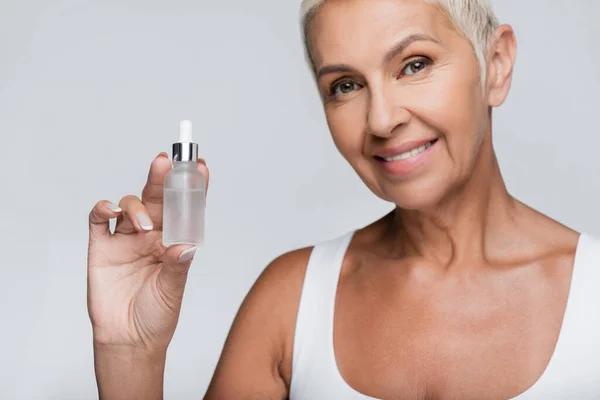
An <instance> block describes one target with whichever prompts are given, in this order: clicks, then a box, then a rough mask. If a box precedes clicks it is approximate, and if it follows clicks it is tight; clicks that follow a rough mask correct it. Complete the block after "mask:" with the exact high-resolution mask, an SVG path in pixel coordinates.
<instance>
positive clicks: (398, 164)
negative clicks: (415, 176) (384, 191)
mask: <svg viewBox="0 0 600 400" xmlns="http://www.w3.org/2000/svg"><path fill="white" fill-rule="evenodd" d="M432 140H435V138H434V139H428V140H419V141H413V142H407V143H405V144H403V145H402V146H398V147H394V148H390V149H386V150H383V151H381V152H378V153H376V154H375V155H376V156H374V157H373V159H374V160H375V162H376V164H377V165H378V166H380V167H381V168H382V169H383V170H384V171H386V172H387V173H388V174H390V175H395V176H403V175H404V176H405V175H409V174H410V173H412V172H413V171H415V170H416V169H418V168H419V167H421V166H422V165H423V164H425V162H426V161H427V160H428V159H429V158H431V155H432V153H433V151H435V149H436V148H437V147H438V146H437V144H438V143H439V141H440V140H439V139H438V140H436V141H435V142H434V143H433V144H432V145H431V146H429V147H428V148H427V149H426V150H425V151H424V152H422V153H419V154H417V155H416V156H412V157H409V158H406V159H404V160H396V161H385V160H382V159H380V158H378V157H392V156H395V155H397V154H401V153H404V152H405V151H408V150H411V149H415V148H417V147H420V146H422V145H424V144H425V143H428V142H431V141H432ZM381 154H384V155H383V156H382V155H381ZM385 154H387V155H385Z"/></svg>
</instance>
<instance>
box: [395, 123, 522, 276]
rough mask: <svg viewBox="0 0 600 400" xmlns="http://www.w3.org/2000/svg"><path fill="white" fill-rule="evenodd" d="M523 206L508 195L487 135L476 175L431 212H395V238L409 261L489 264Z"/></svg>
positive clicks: (478, 159) (447, 263)
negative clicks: (492, 252) (418, 258)
mask: <svg viewBox="0 0 600 400" xmlns="http://www.w3.org/2000/svg"><path fill="white" fill-rule="evenodd" d="M516 204H517V202H516V200H515V199H513V198H512V197H511V196H510V194H509V193H508V191H507V189H506V186H505V184H504V180H503V178H502V174H501V172H500V167H499V165H498V160H497V158H496V155H495V152H494V150H493V146H492V142H491V135H489V134H488V135H486V138H485V139H484V142H483V143H482V145H481V148H480V152H479V155H478V157H477V160H476V162H475V165H474V168H473V173H472V175H471V176H470V177H469V179H468V180H467V181H466V182H464V183H463V184H462V185H460V187H457V188H455V189H454V190H453V192H452V193H450V194H448V195H447V196H446V197H445V198H444V199H443V200H442V201H440V202H439V203H438V204H436V205H435V207H432V208H431V209H425V210H404V209H401V208H396V209H395V210H394V212H393V218H392V226H393V232H394V235H395V236H396V237H397V238H398V239H400V243H402V253H403V254H405V255H407V256H411V255H413V256H421V257H426V258H433V259H435V260H436V261H437V262H439V263H441V264H442V265H444V266H446V267H450V266H452V265H472V264H473V262H481V261H484V260H486V259H487V258H488V257H487V251H486V249H487V248H489V246H490V245H491V246H493V243H494V242H496V241H501V238H500V236H501V235H498V232H504V231H505V230H506V229H510V228H509V226H508V225H509V224H510V221H511V220H512V215H513V214H514V212H515V206H516Z"/></svg>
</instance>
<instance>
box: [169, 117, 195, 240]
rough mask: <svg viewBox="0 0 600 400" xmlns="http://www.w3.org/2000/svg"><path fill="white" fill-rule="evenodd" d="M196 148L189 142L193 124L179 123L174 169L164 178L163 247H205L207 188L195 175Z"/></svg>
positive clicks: (174, 148) (192, 142) (187, 122)
mask: <svg viewBox="0 0 600 400" xmlns="http://www.w3.org/2000/svg"><path fill="white" fill-rule="evenodd" d="M197 160H198V144H197V143H194V141H193V139H192V123H191V122H190V121H181V123H180V127H179V141H178V142H176V143H173V166H172V168H171V170H170V171H169V172H168V173H167V174H166V175H165V181H164V200H163V244H164V245H165V246H167V247H169V246H172V245H174V244H193V245H196V246H198V247H200V246H203V245H204V208H205V205H206V197H205V190H206V184H205V179H204V175H202V173H201V172H200V171H198V167H197Z"/></svg>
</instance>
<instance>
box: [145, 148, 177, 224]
mask: <svg viewBox="0 0 600 400" xmlns="http://www.w3.org/2000/svg"><path fill="white" fill-rule="evenodd" d="M170 170H171V160H169V156H168V155H167V153H160V154H159V155H158V156H157V157H156V158H155V159H154V161H152V164H150V171H149V172H148V179H147V181H146V185H145V186H144V189H143V190H142V204H144V206H145V207H146V209H147V211H148V215H149V216H150V218H151V219H152V221H153V222H154V224H155V226H156V228H157V229H160V228H162V213H163V195H164V181H165V175H166V174H167V172H169V171H170Z"/></svg>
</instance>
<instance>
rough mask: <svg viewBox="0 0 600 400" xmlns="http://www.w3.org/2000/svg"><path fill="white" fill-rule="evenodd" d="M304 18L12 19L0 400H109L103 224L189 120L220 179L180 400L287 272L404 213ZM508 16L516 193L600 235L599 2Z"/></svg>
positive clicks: (99, 13) (4, 69)
mask: <svg viewBox="0 0 600 400" xmlns="http://www.w3.org/2000/svg"><path fill="white" fill-rule="evenodd" d="M299 3H300V2H299V0H294V1H279V0H262V1H247V0H238V1H234V0H222V1H210V2H209V1H191V0H189V1H184V0H170V1H168V2H167V1H162V2H161V1H149V0H144V1H142V0H119V1H116V0H105V1H92V0H87V1H84V0H80V1H75V0H54V1H44V0H18V1H17V0H0V135H1V136H0V149H1V151H2V155H1V157H0V163H1V165H0V182H1V183H2V188H1V189H0V192H1V193H2V195H1V196H0V221H1V222H2V228H1V230H0V249H1V253H0V254H1V256H2V261H1V264H0V265H1V271H2V275H1V278H0V282H1V288H0V315H1V321H2V322H1V323H0V324H1V325H0V398H2V399H28V400H33V399H61V400H67V399H93V398H96V396H97V395H96V387H95V380H94V373H93V363H92V361H93V360H92V349H91V327H90V324H89V320H88V317H87V311H86V281H85V278H86V247H87V215H88V212H89V210H90V209H91V207H92V206H93V204H94V203H95V202H96V201H97V200H99V199H103V198H107V199H110V200H113V201H115V202H116V201H118V200H119V198H120V197H122V196H124V195H126V194H129V193H135V194H138V193H139V191H140V189H141V187H142V185H143V183H144V181H145V178H146V174H147V169H148V166H149V163H150V161H151V160H152V158H153V157H154V156H155V155H156V154H157V153H158V152H159V151H170V145H171V143H172V142H173V141H175V140H176V139H177V131H178V124H179V120H181V119H190V120H192V121H193V123H194V128H195V134H196V138H197V139H198V142H199V143H200V146H201V153H202V155H203V156H204V157H205V158H206V159H207V161H208V165H209V167H210V168H211V173H212V176H211V187H210V190H209V196H208V204H207V222H206V232H207V247H206V248H205V249H203V250H202V251H200V252H199V253H198V255H197V257H196V261H195V262H194V265H193V269H192V272H191V275H190V277H189V285H188V288H187V290H186V297H185V302H184V307H183V311H182V317H181V320H180V324H179V327H178V329H177V332H176V334H175V338H174V340H173V342H172V344H171V347H170V350H169V357H168V361H167V370H166V388H165V390H166V397H167V398H170V399H192V398H201V396H202V395H203V393H204V391H205V390H206V387H207V385H208V382H209V380H210V377H211V375H212V373H213V369H214V367H215V365H216V362H217V358H218V356H219V353H220V351H221V347H222V345H223V341H224V340H225V336H226V334H227V331H228V329H229V326H230V324H231V321H232V319H233V317H234V315H235V312H236V310H237V307H238V306H239V304H240V302H241V301H242V299H243V297H244V295H245V294H246V292H247V290H248V289H249V288H250V286H251V285H252V283H253V281H254V280H255V279H256V277H257V276H258V274H259V273H260V271H261V270H262V269H263V268H264V266H265V265H266V264H267V263H268V262H269V261H270V260H271V259H273V258H274V257H275V256H277V255H279V254H280V253H282V252H285V251H287V250H290V249H293V248H297V247H300V246H306V245H310V244H313V243H315V242H316V241H319V240H322V239H326V238H330V237H333V236H337V235H340V234H342V233H344V232H346V231H347V230H350V229H353V228H357V227H360V226H362V225H365V224H367V223H369V222H370V221H372V220H374V219H376V218H378V217H379V216H380V215H382V214H384V213H385V212H387V211H388V210H390V209H391V205H390V204H388V203H384V202H383V201H381V200H379V199H377V198H376V197H374V196H373V195H372V194H371V193H370V192H369V191H368V190H367V189H366V188H365V187H364V186H363V184H362V183H361V182H360V181H359V179H358V178H357V177H356V176H355V174H354V173H353V171H352V170H351V169H350V167H349V166H348V165H346V163H345V161H344V160H343V159H342V158H341V156H340V155H339V154H338V153H337V151H336V149H335V147H334V146H333V143H332V141H331V139H330V136H329V133H328V131H327V127H326V124H325V121H324V118H323V113H322V109H321V105H320V103H319V99H318V96H317V94H316V91H315V89H314V86H313V84H312V82H311V76H310V73H309V71H308V69H307V68H306V67H305V64H304V60H303V57H302V49H301V42H300V37H299V29H298V23H297V15H298V9H299ZM496 7H497V12H498V14H499V16H500V18H501V19H502V21H503V22H510V23H511V24H512V25H513V26H514V27H515V29H516V32H517V38H518V40H519V52H518V62H517V67H516V71H515V77H514V84H513V88H512V93H511V95H510V97H509V99H508V101H507V103H506V105H505V106H503V107H502V108H500V109H499V110H497V111H496V119H495V144H496V149H497V151H498V155H499V158H500V162H501V167H502V170H503V173H504V176H505V178H506V181H507V184H508V187H509V189H510V190H511V191H512V192H513V194H515V195H516V196H517V197H518V198H520V199H521V200H523V201H525V202H527V203H529V204H531V205H532V206H534V207H536V208H538V209H539V210H541V211H542V212H544V213H547V214H549V215H550V216H552V217H554V218H556V219H557V220H559V221H561V222H564V223H566V224H568V225H570V226H571V227H573V228H575V229H578V230H580V231H586V232H588V233H591V234H594V235H599V234H600V212H599V211H598V206H599V205H600V181H599V180H598V173H599V172H600V161H599V160H598V153H599V152H598V148H599V147H600V139H599V138H598V135H599V134H600V130H599V129H598V124H597V118H598V114H599V110H600V73H599V65H600V45H598V42H599V39H600V25H599V24H598V23H597V22H598V20H599V18H600V2H598V1H597V0H587V1H586V0H576V1H573V0H553V1H549V0H528V1H522V0H502V1H497V5H496Z"/></svg>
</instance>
